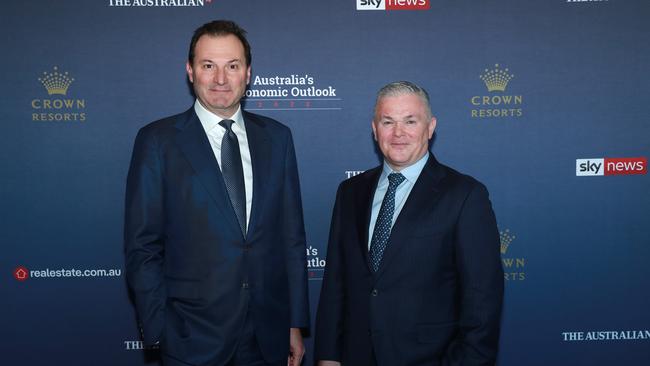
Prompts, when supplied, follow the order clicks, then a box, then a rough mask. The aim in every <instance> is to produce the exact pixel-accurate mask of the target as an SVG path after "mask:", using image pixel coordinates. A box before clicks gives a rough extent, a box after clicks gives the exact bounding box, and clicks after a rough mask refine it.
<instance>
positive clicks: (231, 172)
mask: <svg viewBox="0 0 650 366" xmlns="http://www.w3.org/2000/svg"><path fill="white" fill-rule="evenodd" d="M233 123H235V121H232V120H229V119H224V120H222V121H221V122H219V124H220V125H221V126H222V127H223V128H225V129H226V133H225V134H224V135H223V139H222V140H221V173H222V174H223V181H224V183H225V184H226V191H228V196H229V197H230V203H232V208H233V209H234V210H235V215H236V216H237V221H239V226H240V228H241V232H242V234H243V235H244V236H246V188H245V186H244V169H243V168H242V163H241V154H240V152H239V140H237V135H235V133H234V132H233V130H232V124H233Z"/></svg>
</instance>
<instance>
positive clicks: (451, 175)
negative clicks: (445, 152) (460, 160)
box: [440, 164, 487, 192]
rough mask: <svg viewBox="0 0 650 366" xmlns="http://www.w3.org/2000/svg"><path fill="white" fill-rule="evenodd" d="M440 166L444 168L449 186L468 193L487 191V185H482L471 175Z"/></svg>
mask: <svg viewBox="0 0 650 366" xmlns="http://www.w3.org/2000/svg"><path fill="white" fill-rule="evenodd" d="M440 165H441V166H442V169H443V170H444V171H445V173H446V175H445V181H446V183H447V184H446V185H447V186H450V187H454V188H456V189H460V190H464V191H467V192H471V191H473V190H474V189H477V188H478V189H482V190H486V191H487V188H486V187H485V185H484V184H483V183H481V182H480V181H479V180H478V179H476V178H474V177H472V176H471V175H468V174H464V173H461V172H459V171H458V170H456V169H453V168H450V167H448V166H446V165H443V164H440Z"/></svg>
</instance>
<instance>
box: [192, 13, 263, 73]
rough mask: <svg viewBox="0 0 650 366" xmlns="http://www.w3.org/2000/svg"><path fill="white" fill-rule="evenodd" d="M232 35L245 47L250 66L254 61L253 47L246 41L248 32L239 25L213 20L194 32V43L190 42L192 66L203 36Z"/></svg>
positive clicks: (247, 63)
mask: <svg viewBox="0 0 650 366" xmlns="http://www.w3.org/2000/svg"><path fill="white" fill-rule="evenodd" d="M231 34H232V35H233V36H235V37H237V38H238V39H239V41H240V42H241V43H242V45H243V46H244V56H245V57H246V66H250V65H251V61H252V58H251V46H250V44H249V43H248V40H247V39H246V31H245V30H244V29H243V28H242V27H240V26H238V25H237V23H235V22H233V21H230V20H213V21H211V22H209V23H205V24H203V25H202V26H200V27H198V28H197V29H196V30H195V31H194V35H193V36H192V41H191V42H190V52H189V55H188V57H187V59H188V60H189V62H190V65H191V64H193V63H194V49H195V48H196V42H198V41H199V38H201V36H204V35H208V36H212V37H219V36H227V35H231Z"/></svg>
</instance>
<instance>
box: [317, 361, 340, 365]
mask: <svg viewBox="0 0 650 366" xmlns="http://www.w3.org/2000/svg"><path fill="white" fill-rule="evenodd" d="M318 366H341V363H340V362H338V361H318Z"/></svg>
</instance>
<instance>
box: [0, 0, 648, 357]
mask: <svg viewBox="0 0 650 366" xmlns="http://www.w3.org/2000/svg"><path fill="white" fill-rule="evenodd" d="M363 2H364V1H362V0H337V1H305V0H285V1H264V0H212V1H209V0H83V1H82V0H65V1H56V2H52V1H45V0H34V1H24V2H20V1H7V2H4V3H3V4H2V5H0V30H1V34H2V36H1V39H2V57H1V58H0V67H1V68H2V73H1V76H0V78H1V80H2V82H1V83H0V85H1V88H0V116H1V117H0V122H1V123H2V133H1V134H0V146H1V150H0V151H1V152H2V154H1V155H0V171H2V183H1V185H0V199H1V202H2V210H0V215H1V216H0V241H1V245H2V248H3V255H2V256H1V257H0V274H2V276H0V302H1V304H2V305H1V306H2V307H1V309H2V311H1V312H0V364H2V365H133V366H138V365H155V364H156V360H155V357H154V356H155V355H152V354H150V352H145V351H143V350H142V349H141V348H142V345H141V343H140V342H139V335H138V331H137V328H136V321H135V314H134V310H133V307H132V305H131V303H130V302H129V298H128V294H127V290H126V285H125V279H124V273H123V253H122V228H123V224H122V220H123V197H124V188H125V177H126V172H127V168H128V163H129V159H130V154H131V150H132V143H133V140H134V137H135V134H136V132H137V130H138V129H139V128H140V127H142V126H143V125H145V124H146V123H148V122H150V121H152V120H155V119H158V118H161V117H163V116H167V115H171V114H174V113H177V112H180V111H183V110H185V109H187V108H188V107H189V106H190V105H191V103H192V101H193V99H192V95H191V93H190V88H189V87H188V84H187V81H186V75H185V71H184V63H185V59H186V57H187V47H188V43H189V39H190V37H191V34H192V32H193V30H194V29H195V28H196V27H197V26H199V25H200V24H203V23H205V22H207V21H209V20H212V19H220V18H226V19H233V20H235V21H237V22H238V23H240V24H241V25H242V26H243V27H244V28H246V29H247V30H248V31H249V34H250V41H251V44H252V47H253V81H252V83H251V86H250V89H249V91H248V98H247V101H246V103H245V108H246V109H247V110H250V111H255V112H257V113H261V114H265V115H268V116H271V117H274V118H276V119H278V120H280V121H283V122H284V123H286V124H287V125H288V126H290V127H291V129H292V131H293V133H294V139H295V143H296V151H297V155H298V163H299V168H300V178H301V185H302V189H303V202H304V212H305V219H306V229H307V239H308V243H307V246H308V266H309V274H310V283H309V284H310V296H311V303H312V315H313V314H315V306H316V303H317V299H318V296H319V291H320V286H321V281H320V279H321V276H322V270H323V267H324V266H325V258H326V241H327V232H328V226H329V219H330V214H331V209H332V205H333V200H334V193H335V190H336V187H337V185H338V184H339V183H340V182H341V181H342V180H343V179H346V178H348V177H349V176H352V175H354V174H357V173H358V172H359V171H363V170H365V169H368V168H371V167H373V166H375V165H377V164H378V163H379V159H378V157H377V154H376V151H375V147H374V144H373V141H372V138H371V130H370V119H371V115H372V107H373V103H374V95H375V92H376V91H377V89H378V88H379V87H381V86H382V85H384V84H385V83H387V82H390V81H394V80H403V79H405V80H411V81H414V82H416V83H418V84H420V85H422V86H423V87H425V88H426V89H428V90H429V92H430V94H431V98H432V104H433V111H434V114H435V115H436V116H437V118H438V127H437V136H436V140H435V143H434V144H433V147H432V150H433V151H434V153H435V154H436V156H437V158H438V159H439V160H440V161H441V162H443V163H445V164H448V165H451V166H453V167H455V168H457V169H458V170H460V171H462V172H464V173H467V174H470V175H473V176H475V177H476V178H478V179H479V180H481V181H483V182H484V183H485V184H486V185H487V187H488V188H489V190H490V193H491V199H492V203H493V206H494V209H495V211H496V215H497V219H498V224H499V229H500V231H501V239H502V248H501V252H502V257H503V265H504V270H505V272H506V274H505V276H506V299H505V310H504V316H503V327H502V340H501V351H500V356H499V365H501V366H509V365H512V366H514V365H531V366H534V365H543V366H547V365H612V364H616V365H647V364H649V363H650V312H648V309H649V308H650V296H648V289H649V288H650V276H649V275H650V270H649V269H648V267H647V264H646V263H647V262H648V260H649V259H650V227H649V226H648V216H649V213H650V194H649V193H650V189H649V188H650V186H649V182H648V176H647V174H646V173H647V156H648V155H649V154H650V127H649V126H650V123H648V122H649V119H648V116H649V115H650V67H649V65H650V48H649V47H648V36H649V35H650V22H648V17H649V16H650V5H649V3H648V2H647V1H644V0H625V1H624V0H609V1H567V0H545V1H539V0H537V1H535V0H484V1H480V2H479V1H471V0H455V1H451V0H427V1H426V3H427V4H428V9H420V10H405V9H402V10H392V9H388V10H376V11H366V10H363V8H364V6H359V8H361V9H360V10H357V7H358V6H357V5H360V4H361V3H363ZM396 3H398V2H397V1H395V0H391V2H390V4H393V5H394V6H395V4H396ZM390 4H389V5H390ZM386 7H388V8H390V6H386ZM644 223H645V224H644ZM312 318H313V316H312ZM311 343H312V339H311V338H308V339H307V352H308V355H307V362H306V364H309V363H310V360H311Z"/></svg>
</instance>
